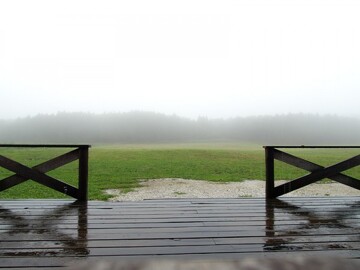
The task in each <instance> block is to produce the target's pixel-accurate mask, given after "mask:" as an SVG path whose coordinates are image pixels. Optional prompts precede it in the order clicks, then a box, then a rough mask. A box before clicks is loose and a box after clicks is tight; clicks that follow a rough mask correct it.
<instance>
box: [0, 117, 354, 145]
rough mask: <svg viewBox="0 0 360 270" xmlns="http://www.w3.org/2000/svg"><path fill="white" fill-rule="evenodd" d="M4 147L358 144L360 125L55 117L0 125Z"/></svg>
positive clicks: (344, 121)
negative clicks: (134, 144)
mask: <svg viewBox="0 0 360 270" xmlns="http://www.w3.org/2000/svg"><path fill="white" fill-rule="evenodd" d="M0 141H1V142H3V143H91V144H103V143H111V144H120V143H186V142H208V143H211V142H248V143H257V144H278V145H279V144H280V145H283V144H290V145H291V144H296V145H314V144H315V145H326V144H338V145H339V144H340V145H349V144H359V143H360V119H358V118H347V117H338V116H333V115H327V116H320V115H310V114H287V115H278V116H258V117H236V118H230V119H226V120H224V119H208V118H204V117H202V118H198V119H196V120H192V119H188V118H183V117H179V116H176V115H165V114H159V113H154V112H129V113H116V114H87V113H59V114H55V115H38V116H35V117H28V118H22V119H17V120H7V121H0Z"/></svg>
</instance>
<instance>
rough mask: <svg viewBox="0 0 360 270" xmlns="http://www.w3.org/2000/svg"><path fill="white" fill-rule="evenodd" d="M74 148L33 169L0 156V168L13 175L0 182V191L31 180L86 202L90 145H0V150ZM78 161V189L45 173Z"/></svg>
mask: <svg viewBox="0 0 360 270" xmlns="http://www.w3.org/2000/svg"><path fill="white" fill-rule="evenodd" d="M4 147H17V148H76V149H75V150H73V151H70V152H68V153H65V154H63V155H60V156H57V157H55V158H52V159H50V160H48V161H46V162H43V163H41V164H38V165H36V166H34V167H31V168H30V167H28V166H26V165H23V164H21V163H19V162H17V161H15V160H12V159H10V158H7V157H5V156H3V155H1V152H0V167H3V168H5V169H6V170H9V171H11V172H13V173H15V174H14V175H12V176H9V177H6V178H4V179H2V180H0V191H3V190H6V189H8V188H11V187H14V186H16V185H19V184H21V183H23V182H25V181H27V180H30V179H31V180H33V181H35V182H37V183H39V184H42V185H44V186H47V187H49V188H52V189H54V190H56V191H59V192H61V193H63V194H66V195H69V196H71V197H73V198H75V199H78V200H79V201H87V199H88V196H87V190H88V158H89V148H90V145H57V144H55V145H39V144H35V145H34V144H0V148H4ZM75 160H79V174H78V187H77V188H76V187H74V186H71V185H69V184H67V183H65V182H62V181H60V180H58V179H55V178H54V177H51V176H49V175H47V174H46V173H47V172H49V171H52V170H54V169H56V168H59V167H61V166H64V165H66V164H68V163H70V162H73V161H75Z"/></svg>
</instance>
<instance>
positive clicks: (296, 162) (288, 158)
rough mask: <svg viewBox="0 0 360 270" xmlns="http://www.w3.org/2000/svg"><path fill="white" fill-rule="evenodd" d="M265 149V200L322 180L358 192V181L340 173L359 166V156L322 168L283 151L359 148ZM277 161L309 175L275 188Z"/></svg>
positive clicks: (271, 147) (270, 147)
mask: <svg viewBox="0 0 360 270" xmlns="http://www.w3.org/2000/svg"><path fill="white" fill-rule="evenodd" d="M264 148H265V162H266V198H267V199H272V198H276V197H278V196H281V195H284V194H286V193H289V192H291V191H294V190H296V189H299V188H302V187H304V186H306V185H309V184H312V183H315V182H317V181H319V180H322V179H324V178H329V179H331V180H334V181H337V182H339V183H342V184H344V185H347V186H350V187H353V188H355V189H359V190H360V180H359V179H356V178H353V177H351V176H348V175H344V174H342V173H341V172H343V171H346V170H348V169H351V168H353V167H356V166H359V165H360V155H357V156H354V157H352V158H349V159H347V160H344V161H342V162H339V163H337V164H334V165H332V166H329V167H326V168H325V167H323V166H321V165H318V164H316V163H313V162H310V161H308V160H305V159H302V158H299V157H296V156H294V155H291V154H289V153H286V152H284V151H280V150H279V148H283V149H294V148H323V149H346V148H360V146H264ZM275 159H276V160H279V161H282V162H284V163H287V164H290V165H292V166H295V167H297V168H301V169H304V170H306V171H309V172H310V174H308V175H305V176H302V177H300V178H297V179H294V180H292V181H289V182H287V183H285V184H282V185H279V186H276V187H275V183H274V180H275V169H274V161H275Z"/></svg>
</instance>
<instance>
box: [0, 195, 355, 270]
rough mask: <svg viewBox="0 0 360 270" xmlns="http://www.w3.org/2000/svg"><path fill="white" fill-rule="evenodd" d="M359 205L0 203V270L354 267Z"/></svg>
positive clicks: (298, 201) (309, 201) (341, 200)
mask: <svg viewBox="0 0 360 270" xmlns="http://www.w3.org/2000/svg"><path fill="white" fill-rule="evenodd" d="M359 221H360V197H326V198H283V199H279V200H271V201H268V202H266V201H265V200H264V199H244V198H241V199H181V200H149V201H143V202H122V203H109V202H94V201H90V202H88V203H87V204H86V203H85V204H84V203H77V202H71V201H55V200H54V201H52V200H31V201H17V200H16V201H1V202H0V267H2V268H10V267H14V268H26V267H29V268H32V267H62V266H66V265H68V264H69V263H70V262H72V261H77V260H81V261H82V260H87V261H91V260H99V259H102V260H116V259H119V258H121V259H123V258H127V259H128V258H130V259H131V258H136V259H138V258H224V259H233V258H236V259H239V258H242V257H249V256H257V257H275V256H277V257H278V256H281V257H282V256H287V255H294V254H296V255H304V256H322V255H324V256H333V255H335V256H339V257H345V258H352V259H357V260H360V222H359Z"/></svg>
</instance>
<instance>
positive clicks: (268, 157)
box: [265, 146, 275, 199]
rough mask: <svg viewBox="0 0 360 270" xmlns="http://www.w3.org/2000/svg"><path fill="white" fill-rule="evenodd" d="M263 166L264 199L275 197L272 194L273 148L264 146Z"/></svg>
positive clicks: (273, 177)
mask: <svg viewBox="0 0 360 270" xmlns="http://www.w3.org/2000/svg"><path fill="white" fill-rule="evenodd" d="M265 166H266V191H265V193H266V199H273V198H275V194H274V187H275V184H274V181H275V176H274V148H273V147H270V146H265Z"/></svg>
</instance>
